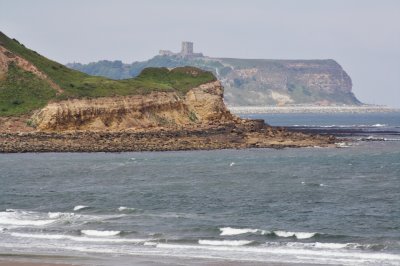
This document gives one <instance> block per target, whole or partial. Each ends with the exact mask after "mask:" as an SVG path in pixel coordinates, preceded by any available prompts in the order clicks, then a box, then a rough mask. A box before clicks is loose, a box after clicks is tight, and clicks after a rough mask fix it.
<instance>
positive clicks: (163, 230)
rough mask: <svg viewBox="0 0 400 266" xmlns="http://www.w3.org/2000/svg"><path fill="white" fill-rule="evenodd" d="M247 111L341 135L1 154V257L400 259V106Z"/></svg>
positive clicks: (186, 261) (223, 261) (110, 261)
mask: <svg viewBox="0 0 400 266" xmlns="http://www.w3.org/2000/svg"><path fill="white" fill-rule="evenodd" d="M247 117H251V118H262V119H265V120H266V121H267V123H268V124H270V125H273V126H285V127H288V128H290V129H291V130H298V131H306V132H311V133H318V134H334V135H336V136H338V137H339V140H338V145H337V148H322V147H311V148H285V149H242V150H213V151H177V152H125V153H23V154H1V155H0V260H1V259H4V258H6V259H13V260H18V259H22V260H23V259H25V260H29V261H35V260H40V261H50V262H52V261H53V262H54V261H56V262H64V263H71V264H74V263H75V264H79V265H141V264H143V265H160V264H161V265H167V264H164V263H163V262H168V263H169V264H168V265H178V264H179V265H190V264H192V263H191V262H193V263H194V262H197V263H200V264H201V263H202V262H203V264H201V265H264V264H265V265H314V264H315V265H400V113H379V114H254V115H247ZM138 258H140V259H138ZM133 261H135V263H132V262H133ZM149 261H150V262H149ZM178 262H179V263H178ZM146 263H147V264H146Z"/></svg>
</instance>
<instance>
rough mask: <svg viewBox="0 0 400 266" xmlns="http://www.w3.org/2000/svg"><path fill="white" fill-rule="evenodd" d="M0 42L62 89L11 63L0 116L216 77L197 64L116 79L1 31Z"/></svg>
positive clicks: (0, 84)
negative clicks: (53, 102) (58, 58)
mask: <svg viewBox="0 0 400 266" xmlns="http://www.w3.org/2000/svg"><path fill="white" fill-rule="evenodd" d="M0 45H2V46H3V47H5V48H6V49H7V50H9V51H10V52H12V53H14V54H16V55H18V56H20V57H22V58H24V59H26V60H27V61H29V62H30V63H32V64H33V65H35V66H36V67H37V68H38V69H39V70H40V71H42V72H43V73H45V74H46V75H47V76H48V77H49V78H50V79H51V80H52V81H53V82H54V83H56V84H57V85H58V86H60V87H61V88H62V90H63V92H62V93H61V94H58V95H57V94H56V90H55V89H53V88H52V87H51V86H50V84H49V83H48V82H47V81H45V80H42V79H40V78H38V77H37V76H35V75H34V74H32V73H30V72H27V71H24V70H22V69H20V68H19V67H18V66H17V65H14V64H10V65H9V67H8V72H7V73H6V75H5V76H3V77H1V78H0V116H10V115H21V114H24V113H29V112H31V111H33V110H35V109H38V108H41V107H43V106H44V105H46V103H48V102H49V101H50V100H63V99H68V98H94V97H107V96H117V95H121V96H125V95H135V94H148V93H151V92H154V91H175V92H178V93H180V94H185V93H186V92H187V91H189V90H190V89H191V88H194V87H197V86H199V85H201V84H204V83H207V82H211V81H215V80H216V78H215V76H214V75H213V74H212V73H211V72H208V71H203V70H200V69H198V68H194V67H180V68H175V69H172V70H169V69H167V68H147V69H144V70H143V71H142V72H141V73H140V74H139V75H138V76H137V77H135V78H132V79H124V80H113V79H108V78H104V77H98V76H90V75H88V74H85V73H82V72H79V71H76V70H72V69H69V68H67V67H66V66H64V65H62V64H60V63H57V62H55V61H52V60H50V59H47V58H46V57H44V56H42V55H40V54H38V53H37V52H35V51H33V50H30V49H28V48H26V47H25V46H24V45H23V44H21V43H19V42H18V41H17V40H15V39H10V38H9V37H7V36H6V35H5V34H3V33H2V32H0Z"/></svg>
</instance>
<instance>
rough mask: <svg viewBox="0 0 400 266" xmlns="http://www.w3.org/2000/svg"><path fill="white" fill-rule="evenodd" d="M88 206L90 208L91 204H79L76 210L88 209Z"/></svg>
mask: <svg viewBox="0 0 400 266" xmlns="http://www.w3.org/2000/svg"><path fill="white" fill-rule="evenodd" d="M87 208H89V206H86V205H77V206H75V207H74V211H80V210H83V209H87Z"/></svg>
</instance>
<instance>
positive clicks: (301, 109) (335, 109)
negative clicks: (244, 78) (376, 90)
mask: <svg viewBox="0 0 400 266" xmlns="http://www.w3.org/2000/svg"><path fill="white" fill-rule="evenodd" d="M227 108H228V109H229V111H231V112H232V113H233V114H237V115H238V114H291V113H317V114H329V113H360V114H363V113H391V112H400V109H396V108H390V107H387V106H375V105H361V106H351V105H350V106H313V105H309V106H305V105H299V106H227Z"/></svg>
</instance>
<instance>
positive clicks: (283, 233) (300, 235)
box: [273, 230, 317, 239]
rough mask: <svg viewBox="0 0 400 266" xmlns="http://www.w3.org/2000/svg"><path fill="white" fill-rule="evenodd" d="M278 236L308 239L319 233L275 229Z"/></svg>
mask: <svg viewBox="0 0 400 266" xmlns="http://www.w3.org/2000/svg"><path fill="white" fill-rule="evenodd" d="M273 233H274V234H275V235H276V236H278V237H296V238H297V239H308V238H312V237H314V236H315V235H316V234H317V233H309V232H288V231H279V230H278V231H274V232H273Z"/></svg>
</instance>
